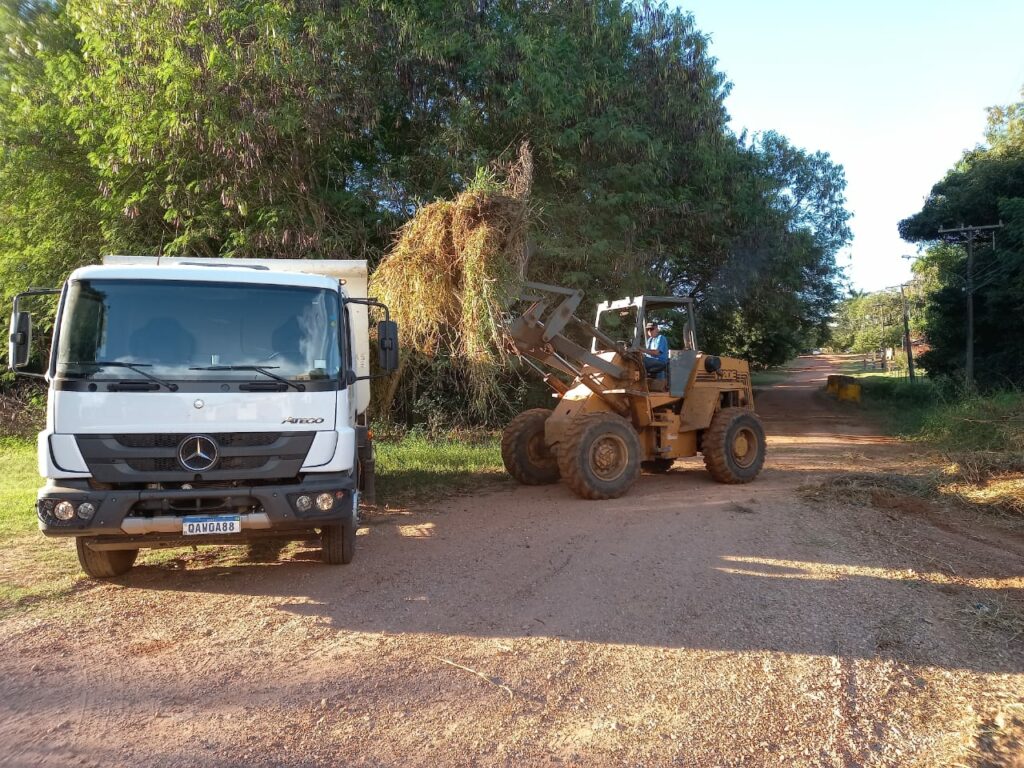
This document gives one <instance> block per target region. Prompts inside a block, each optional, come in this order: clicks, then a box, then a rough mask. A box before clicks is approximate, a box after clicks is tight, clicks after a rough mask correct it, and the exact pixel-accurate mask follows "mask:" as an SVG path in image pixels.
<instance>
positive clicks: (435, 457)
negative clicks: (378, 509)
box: [377, 433, 505, 505]
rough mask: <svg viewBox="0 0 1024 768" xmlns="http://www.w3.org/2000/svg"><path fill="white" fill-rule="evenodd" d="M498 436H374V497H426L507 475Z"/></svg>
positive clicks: (392, 500) (402, 500)
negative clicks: (375, 441) (398, 437)
mask: <svg viewBox="0 0 1024 768" xmlns="http://www.w3.org/2000/svg"><path fill="white" fill-rule="evenodd" d="M504 472H505V470H504V467H503V465H502V463H501V441H500V438H499V437H498V436H497V435H492V434H479V433H468V434H464V435H457V436H451V437H448V438H444V439H427V438H426V437H422V436H419V435H415V434H410V435H406V436H404V437H402V438H400V439H388V438H382V439H379V440H378V441H377V502H378V503H379V504H392V505H394V504H407V503H409V502H413V501H420V502H430V501H434V500H437V499H440V498H444V497H445V496H447V495H449V494H451V493H455V492H458V491H464V490H467V489H470V488H475V487H479V486H480V485H481V484H484V483H488V482H493V481H495V480H499V479H502V478H504V477H505V474H504Z"/></svg>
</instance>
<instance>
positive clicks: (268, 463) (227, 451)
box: [75, 432, 315, 483]
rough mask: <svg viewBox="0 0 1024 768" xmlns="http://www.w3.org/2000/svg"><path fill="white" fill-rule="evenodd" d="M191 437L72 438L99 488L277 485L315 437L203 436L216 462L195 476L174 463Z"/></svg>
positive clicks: (298, 463)
mask: <svg viewBox="0 0 1024 768" xmlns="http://www.w3.org/2000/svg"><path fill="white" fill-rule="evenodd" d="M190 434H195V433H187V432H186V433H181V434H134V435H123V434H122V435H76V437H75V439H76V440H77V442H78V448H79V450H80V451H81V452H82V458H84V459H85V463H86V465H87V466H88V467H89V471H90V472H91V473H92V475H93V477H94V478H95V479H96V480H97V481H99V482H103V483H155V482H175V481H177V482H192V481H195V480H201V481H213V482H216V481H231V480H281V479H290V478H294V477H295V476H296V475H298V473H299V469H300V468H301V467H302V463H303V462H304V461H305V460H306V455H307V454H308V453H309V447H310V445H312V443H313V437H314V435H315V433H314V432H221V433H216V432H214V433H207V434H206V436H207V437H210V438H212V439H213V440H214V442H216V443H217V449H218V454H219V457H218V460H217V463H216V464H214V466H213V467H212V468H210V469H209V470H207V471H205V472H202V473H196V472H192V471H189V470H186V469H185V468H183V467H182V466H181V464H180V463H179V462H178V447H179V446H180V445H181V442H182V441H183V440H184V439H185V438H187V437H189V436H190Z"/></svg>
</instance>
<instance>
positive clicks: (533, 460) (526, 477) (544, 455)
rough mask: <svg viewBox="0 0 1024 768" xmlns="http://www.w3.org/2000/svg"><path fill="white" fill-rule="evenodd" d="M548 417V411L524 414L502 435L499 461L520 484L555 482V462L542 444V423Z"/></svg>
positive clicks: (506, 428) (539, 410)
mask: <svg viewBox="0 0 1024 768" xmlns="http://www.w3.org/2000/svg"><path fill="white" fill-rule="evenodd" d="M550 415H551V411H549V410H548V409H547V408H531V409H530V410H528V411H523V412H522V413H520V414H519V415H518V416H516V417H515V418H514V419H512V421H511V423H510V424H509V425H508V426H507V427H505V431H504V432H503V433H502V435H501V460H502V462H503V463H504V464H505V469H507V470H508V473H509V474H510V475H512V477H514V478H515V479H516V480H518V481H519V482H520V483H522V484H523V485H546V484H548V483H557V482H558V459H557V458H555V456H554V454H553V453H552V452H551V451H550V450H549V449H548V447H547V445H546V444H545V442H544V424H545V422H547V420H548V417H549V416H550Z"/></svg>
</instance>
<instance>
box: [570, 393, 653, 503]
mask: <svg viewBox="0 0 1024 768" xmlns="http://www.w3.org/2000/svg"><path fill="white" fill-rule="evenodd" d="M558 468H559V470H560V471H561V473H562V479H563V480H564V481H565V484H566V485H568V486H569V487H570V488H571V489H572V490H573V491H574V492H575V493H576V495H578V496H582V497H583V498H584V499H616V498H618V497H619V496H621V495H622V494H624V493H625V492H626V491H628V490H629V489H630V488H631V487H632V486H633V483H635V482H636V479H637V478H638V477H639V476H640V436H639V435H637V433H636V430H635V429H633V425H632V424H630V423H629V422H628V421H626V420H625V419H624V418H622V417H621V416H617V415H615V414H613V413H593V414H590V415H589V416H580V417H578V418H576V419H574V420H573V421H572V423H571V424H570V425H569V427H568V429H566V431H565V436H564V438H563V441H562V443H561V444H560V447H559V451H558Z"/></svg>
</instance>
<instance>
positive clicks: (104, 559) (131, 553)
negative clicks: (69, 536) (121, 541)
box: [75, 536, 139, 579]
mask: <svg viewBox="0 0 1024 768" xmlns="http://www.w3.org/2000/svg"><path fill="white" fill-rule="evenodd" d="M75 549H76V550H78V563H79V565H81V566H82V570H83V571H85V573H86V574H87V575H89V576H91V577H92V578H94V579H112V578H114V577H115V576H123V575H124V574H126V573H128V571H130V570H131V569H132V566H133V565H135V560H136V558H138V556H139V550H137V549H91V548H90V547H89V545H88V544H86V543H85V540H84V539H82V537H80V536H79V537H77V538H75Z"/></svg>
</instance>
